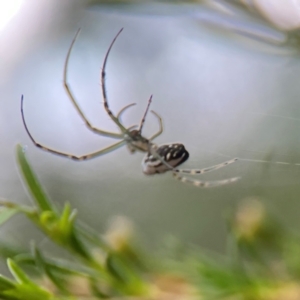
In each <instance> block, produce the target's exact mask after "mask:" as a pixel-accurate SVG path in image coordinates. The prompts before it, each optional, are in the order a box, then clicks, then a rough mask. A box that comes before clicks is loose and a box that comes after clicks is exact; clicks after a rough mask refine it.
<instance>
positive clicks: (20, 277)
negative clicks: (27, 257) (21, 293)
mask: <svg viewBox="0 0 300 300" xmlns="http://www.w3.org/2000/svg"><path fill="white" fill-rule="evenodd" d="M7 265H8V268H9V270H10V272H11V274H12V275H13V276H14V278H15V279H16V280H17V282H19V283H26V284H29V285H30V284H33V283H32V281H31V280H30V279H29V278H28V277H27V275H26V274H25V273H24V272H23V271H22V270H21V269H20V268H19V267H18V265H17V264H16V263H15V262H14V261H13V260H12V259H10V258H8V259H7Z"/></svg>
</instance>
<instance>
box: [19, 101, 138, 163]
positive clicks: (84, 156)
mask: <svg viewBox="0 0 300 300" xmlns="http://www.w3.org/2000/svg"><path fill="white" fill-rule="evenodd" d="M21 115H22V121H23V124H24V127H25V130H26V132H27V134H28V136H29V138H30V139H31V141H32V142H33V143H34V145H35V146H36V147H38V148H41V149H42V150H45V151H48V152H50V153H53V154H56V155H59V156H63V157H68V158H71V159H74V160H86V159H91V158H94V157H96V156H101V155H104V154H106V153H109V152H111V151H113V150H116V149H118V148H120V147H122V146H124V145H125V144H126V141H125V140H121V141H119V142H117V143H115V144H112V145H110V146H108V147H106V148H103V149H101V150H99V151H96V152H92V153H89V154H87V155H82V156H76V155H72V154H68V153H65V152H60V151H56V150H54V149H51V148H48V147H45V146H43V145H42V144H40V143H38V142H36V140H35V139H34V138H33V136H32V135H31V133H30V131H29V129H28V127H27V124H26V121H25V117H24V112H23V96H22V99H21ZM136 126H137V125H132V126H130V127H129V128H128V130H130V129H132V128H134V127H136Z"/></svg>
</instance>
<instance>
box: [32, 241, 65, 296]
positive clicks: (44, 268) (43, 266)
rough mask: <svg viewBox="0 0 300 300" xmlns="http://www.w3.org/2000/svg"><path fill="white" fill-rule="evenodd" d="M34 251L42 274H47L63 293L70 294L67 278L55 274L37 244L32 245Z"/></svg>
mask: <svg viewBox="0 0 300 300" xmlns="http://www.w3.org/2000/svg"><path fill="white" fill-rule="evenodd" d="M31 248H32V253H33V256H34V258H35V262H36V265H37V267H38V268H39V270H40V272H41V274H46V275H47V276H48V278H49V279H50V280H51V281H52V283H53V284H54V285H55V286H56V287H57V288H58V289H59V290H60V291H61V292H63V293H66V294H69V292H68V290H67V289H66V287H65V286H66V280H64V278H63V277H61V276H60V277H58V276H55V275H54V273H53V272H52V270H51V268H50V267H49V265H48V264H47V262H46V261H45V259H44V257H43V255H42V253H41V252H40V250H39V249H38V248H37V247H36V245H35V244H32V245H31Z"/></svg>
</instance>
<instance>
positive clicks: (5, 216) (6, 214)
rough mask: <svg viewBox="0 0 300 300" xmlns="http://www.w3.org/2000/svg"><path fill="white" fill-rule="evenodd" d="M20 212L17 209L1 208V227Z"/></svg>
mask: <svg viewBox="0 0 300 300" xmlns="http://www.w3.org/2000/svg"><path fill="white" fill-rule="evenodd" d="M19 212H20V210H19V209H18V208H17V207H1V208H0V226H1V225H2V224H3V223H5V222H6V221H7V220H9V219H10V218H11V217H12V216H14V215H16V214H17V213H19Z"/></svg>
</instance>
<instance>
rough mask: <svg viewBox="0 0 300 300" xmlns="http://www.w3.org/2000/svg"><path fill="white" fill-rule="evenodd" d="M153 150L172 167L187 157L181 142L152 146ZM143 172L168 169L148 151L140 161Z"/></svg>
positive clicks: (155, 172)
mask: <svg viewBox="0 0 300 300" xmlns="http://www.w3.org/2000/svg"><path fill="white" fill-rule="evenodd" d="M153 148H154V150H155V152H156V153H157V154H158V155H159V156H160V157H161V158H162V159H163V160H164V161H165V162H166V163H168V164H169V165H170V166H171V167H172V168H176V167H177V166H179V165H181V164H183V163H184V162H185V161H186V160H187V159H188V158H189V153H188V152H187V150H186V149H185V147H184V145H183V144H179V143H175V144H166V145H161V146H160V147H157V146H153ZM142 169H143V173H144V174H146V175H154V174H159V173H165V172H167V171H170V168H168V166H166V165H165V164H164V163H163V162H162V161H161V160H160V159H158V158H157V157H155V156H154V155H153V154H151V153H150V152H148V153H147V154H146V156H145V157H144V159H143V162H142Z"/></svg>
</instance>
